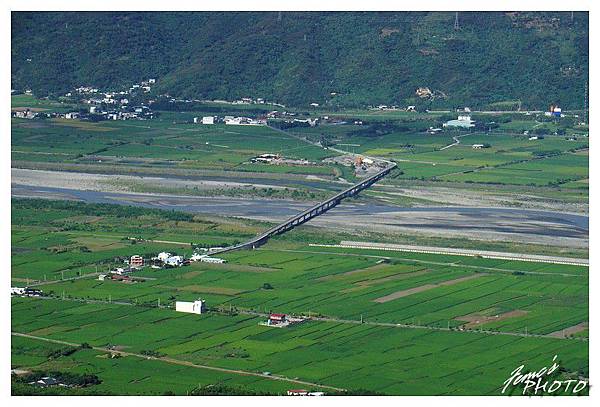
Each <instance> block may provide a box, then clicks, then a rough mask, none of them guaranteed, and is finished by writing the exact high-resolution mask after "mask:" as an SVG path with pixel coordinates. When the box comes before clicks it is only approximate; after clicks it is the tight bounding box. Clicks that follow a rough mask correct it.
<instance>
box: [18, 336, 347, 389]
mask: <svg viewBox="0 0 600 407" xmlns="http://www.w3.org/2000/svg"><path fill="white" fill-rule="evenodd" d="M11 335H12V336H18V337H21V338H28V339H34V340H38V341H43V342H49V343H55V344H59V345H67V346H73V347H80V346H81V344H77V343H73V342H68V341H63V340H59V339H50V338H45V337H43V336H35V335H29V334H25V333H21V332H11ZM91 349H93V350H95V351H99V352H104V353H116V354H119V355H121V356H133V357H137V358H140V359H146V360H156V361H160V362H165V363H170V364H174V365H180V366H187V367H193V368H197V369H207V370H214V371H218V372H223V373H230V374H237V375H241V376H255V377H261V378H264V379H269V380H278V381H284V382H290V383H295V384H302V385H307V386H314V387H319V388H323V389H329V390H335V391H340V392H345V391H347V390H346V389H342V388H339V387H334V386H328V385H325V384H317V383H312V382H308V381H304V380H296V379H290V378H288V377H284V376H274V375H266V374H263V373H256V372H249V371H246V370H236V369H227V368H223V367H217V366H208V365H200V364H196V363H193V362H188V361H185V360H180V359H174V358H171V357H155V356H146V355H142V354H140V353H134V352H126V351H122V350H113V349H107V348H102V347H99V346H92V347H91Z"/></svg>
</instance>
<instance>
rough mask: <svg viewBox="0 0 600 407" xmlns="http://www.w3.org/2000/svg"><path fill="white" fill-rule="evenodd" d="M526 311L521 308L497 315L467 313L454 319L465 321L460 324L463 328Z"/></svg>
mask: <svg viewBox="0 0 600 407" xmlns="http://www.w3.org/2000/svg"><path fill="white" fill-rule="evenodd" d="M527 313H528V311H523V310H514V311H509V312H505V313H503V314H498V315H482V314H469V315H464V316H462V317H457V318H454V319H455V320H456V321H465V322H466V324H464V325H462V326H463V327H465V328H474V327H476V326H479V325H482V324H485V323H488V322H492V321H493V322H496V321H502V320H504V319H508V318H516V317H521V316H523V315H527Z"/></svg>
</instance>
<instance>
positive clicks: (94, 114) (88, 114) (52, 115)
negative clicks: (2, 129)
mask: <svg viewBox="0 0 600 407" xmlns="http://www.w3.org/2000/svg"><path fill="white" fill-rule="evenodd" d="M11 117H14V118H17V119H30V120H31V119H69V120H90V121H101V120H148V119H153V118H154V117H155V114H154V112H153V111H152V110H151V109H150V108H149V107H148V106H121V107H119V108H105V107H103V106H102V105H94V106H90V107H89V109H88V110H87V111H85V110H79V111H73V112H67V113H58V112H49V113H48V112H37V111H33V110H31V109H14V110H12V111H11Z"/></svg>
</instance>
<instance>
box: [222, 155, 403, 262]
mask: <svg viewBox="0 0 600 407" xmlns="http://www.w3.org/2000/svg"><path fill="white" fill-rule="evenodd" d="M394 168H396V164H395V163H390V165H389V166H387V167H386V168H385V169H383V170H381V171H379V172H378V173H377V174H374V175H372V176H370V177H369V178H366V179H364V180H362V181H361V182H359V183H357V184H354V185H352V186H351V187H350V188H347V189H345V190H343V191H342V192H340V193H338V194H336V195H334V196H332V197H331V198H329V199H327V200H325V201H323V202H320V203H318V204H316V205H314V206H312V207H310V208H308V209H306V210H304V211H302V212H300V213H299V214H297V215H295V216H293V217H291V218H289V219H287V220H286V221H284V222H283V223H280V224H279V225H277V226H274V227H272V228H271V229H269V230H267V231H266V232H263V233H261V234H260V235H258V236H256V237H255V238H253V239H251V240H249V241H247V242H244V243H240V244H237V245H234V246H229V247H225V248H223V249H219V250H215V251H213V252H210V254H211V255H214V254H220V253H225V252H230V251H232V250H238V249H245V248H255V247H258V246H261V245H263V244H265V243H266V242H267V240H269V238H271V237H273V236H275V235H278V234H281V233H285V232H287V231H289V230H291V229H293V228H294V227H296V226H299V225H301V224H303V223H305V222H308V221H309V220H310V219H312V218H314V217H316V216H319V215H322V214H323V213H325V212H327V211H328V210H330V209H331V208H333V207H335V206H337V205H338V204H339V203H340V202H341V201H342V200H343V199H345V198H348V197H351V196H354V195H356V194H358V193H359V192H361V191H363V190H365V189H367V188H369V187H370V186H371V185H373V184H374V183H375V182H377V181H379V180H380V179H381V178H383V177H385V176H386V175H387V174H389V173H390V172H391V171H392V170H393V169H394Z"/></svg>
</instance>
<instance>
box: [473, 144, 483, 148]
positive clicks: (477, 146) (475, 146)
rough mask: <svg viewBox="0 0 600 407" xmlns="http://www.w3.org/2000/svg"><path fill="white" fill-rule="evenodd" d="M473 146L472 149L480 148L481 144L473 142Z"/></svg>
mask: <svg viewBox="0 0 600 407" xmlns="http://www.w3.org/2000/svg"><path fill="white" fill-rule="evenodd" d="M473 148H474V149H480V148H483V144H473Z"/></svg>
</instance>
